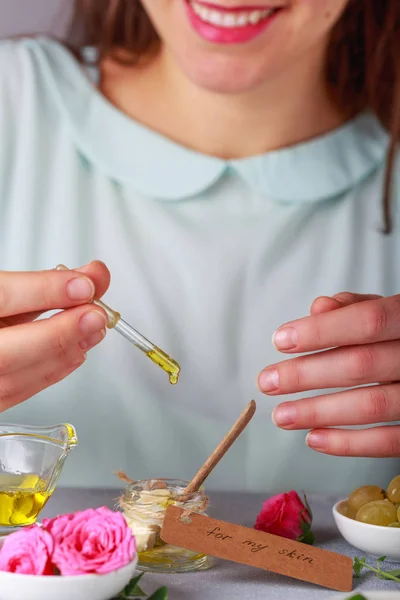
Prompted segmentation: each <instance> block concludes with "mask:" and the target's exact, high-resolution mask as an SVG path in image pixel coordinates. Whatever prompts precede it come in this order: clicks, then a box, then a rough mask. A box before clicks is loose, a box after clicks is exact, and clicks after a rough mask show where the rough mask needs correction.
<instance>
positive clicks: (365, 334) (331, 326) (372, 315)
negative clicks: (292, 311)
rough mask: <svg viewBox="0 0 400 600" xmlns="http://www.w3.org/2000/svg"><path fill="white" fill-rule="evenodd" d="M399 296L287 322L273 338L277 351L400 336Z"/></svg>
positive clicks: (292, 350) (313, 349)
mask: <svg viewBox="0 0 400 600" xmlns="http://www.w3.org/2000/svg"><path fill="white" fill-rule="evenodd" d="M399 313H400V295H397V296H392V297H390V298H378V299H374V300H369V301H364V302H359V303H355V304H351V305H349V306H344V307H343V308H340V309H337V310H333V311H330V312H325V313H321V314H317V315H314V316H311V317H305V318H303V319H299V320H297V321H292V322H290V323H287V324H286V325H284V326H283V327H281V328H280V329H278V330H277V331H276V332H275V334H274V337H273V342H274V345H275V347H276V348H277V349H278V350H280V351H281V352H289V353H291V352H296V353H298V352H311V351H315V350H323V349H325V348H333V347H335V346H352V345H356V344H366V343H371V342H379V341H385V340H395V339H399V338H400V319H399Z"/></svg>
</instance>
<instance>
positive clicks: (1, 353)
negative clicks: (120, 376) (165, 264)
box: [0, 261, 110, 412]
mask: <svg viewBox="0 0 400 600" xmlns="http://www.w3.org/2000/svg"><path fill="white" fill-rule="evenodd" d="M109 284H110V274H109V271H108V269H107V267H106V266H105V265H104V264H103V263H101V262H97V261H96V262H92V263H90V264H88V265H86V266H85V267H83V268H81V269H76V270H74V271H57V270H51V271H37V272H7V271H0V412H2V411H4V410H6V409H7V408H10V407H11V406H14V405H16V404H19V403H20V402H23V401H24V400H27V399H28V398H31V397H32V396H34V395H35V394H37V393H38V392H40V391H42V390H44V389H45V388H47V387H49V386H50V385H53V384H55V383H57V382H59V381H61V380H62V379H64V378H65V377H66V376H67V375H69V374H70V373H72V372H73V371H75V370H76V369H77V368H78V367H80V366H81V365H82V364H83V363H84V362H85V358H86V352H87V351H88V350H90V349H91V348H93V346H96V345H97V344H98V343H99V342H101V340H102V339H103V338H104V336H105V334H106V325H107V317H106V314H105V312H104V311H103V310H102V309H101V308H98V307H97V306H95V305H93V304H89V303H90V301H91V300H92V299H93V298H94V297H96V298H101V296H102V295H103V294H104V293H105V291H106V290H107V288H108V286H109ZM56 309H64V310H63V311H62V312H59V313H57V314H55V315H53V316H51V317H49V318H46V319H40V320H37V321H34V319H36V318H37V317H38V316H39V315H40V314H42V313H44V312H47V311H50V310H56Z"/></svg>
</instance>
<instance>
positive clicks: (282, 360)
mask: <svg viewBox="0 0 400 600" xmlns="http://www.w3.org/2000/svg"><path fill="white" fill-rule="evenodd" d="M399 27H400V6H399V3H398V1H397V0H380V2H379V3H378V2H374V1H373V0H322V1H321V0H268V2H264V0H261V1H260V3H259V4H257V5H256V6H254V3H253V2H251V3H250V2H249V1H248V0H215V2H213V3H212V4H208V3H206V2H203V0H200V1H192V0H190V1H188V0H158V1H157V2H153V0H142V2H141V3H139V2H137V1H136V0H102V1H99V0H80V1H77V2H76V19H75V27H74V31H75V33H76V35H77V36H78V37H77V38H76V39H79V40H80V44H81V46H85V47H90V48H91V49H92V50H90V48H89V50H90V51H89V50H87V51H86V52H85V53H84V55H83V56H84V60H81V61H80V62H78V60H76V59H75V58H74V57H73V56H72V54H71V53H70V52H69V51H68V50H67V49H66V48H64V47H62V46H61V45H59V44H57V43H56V42H54V41H50V40H48V39H38V40H32V39H30V40H23V41H19V42H5V43H3V44H2V46H1V75H0V79H1V84H0V90H1V92H0V93H1V99H0V106H1V123H2V125H1V128H2V135H1V160H0V169H1V171H0V198H1V201H0V207H1V209H0V210H1V213H0V214H1V219H0V223H1V225H0V227H1V235H0V256H1V267H2V269H3V270H4V272H3V273H2V274H1V279H0V290H1V294H0V297H1V302H0V306H1V312H0V318H1V319H2V323H3V327H2V329H1V330H0V373H1V376H0V390H1V393H0V397H1V407H2V409H3V410H6V409H8V411H7V412H6V413H5V414H4V415H3V417H4V418H5V419H6V420H7V421H14V422H23V423H35V424H49V423H53V422H62V421H70V422H72V423H73V424H74V425H76V427H77V429H78V434H79V436H80V448H79V451H77V452H76V453H75V455H74V456H73V457H72V458H71V460H70V462H69V465H68V468H67V471H66V474H65V479H64V483H68V484H76V485H90V486H103V485H113V484H115V483H116V480H115V477H114V475H113V472H114V471H116V470H118V469H123V470H125V471H126V472H127V473H129V475H131V476H133V477H135V478H137V477H146V476H160V474H161V476H170V477H181V478H188V477H190V476H192V475H193V473H194V472H195V470H196V469H197V468H198V466H199V464H200V463H201V462H202V461H203V460H204V458H205V457H206V456H207V454H208V453H209V452H210V451H211V450H212V449H213V448H214V446H215V445H216V443H217V442H218V441H219V440H220V439H221V437H222V436H223V435H224V434H225V432H226V431H227V429H228V428H229V426H230V425H231V423H232V422H233V420H234V419H235V418H236V417H237V415H238V414H239V412H240V411H241V410H242V408H243V406H244V405H245V404H246V402H247V401H248V400H249V399H250V398H251V397H256V398H257V399H258V415H257V418H256V419H255V420H254V421H253V422H252V423H251V425H250V426H249V428H248V430H247V431H246V432H245V434H244V435H243V436H242V438H241V439H240V440H239V441H238V442H237V444H236V445H235V447H234V448H233V449H232V450H231V452H230V453H229V455H227V456H226V457H225V459H224V463H223V465H221V467H220V468H219V469H218V470H217V472H216V473H215V475H214V476H213V478H212V479H211V480H210V483H209V485H210V487H218V488H220V489H221V488H226V489H231V488H234V489H252V490H256V489H262V490H270V491H273V490H278V489H279V490H284V489H287V488H299V489H307V490H313V489H320V490H325V491H328V490H331V491H334V492H342V493H343V492H347V491H348V490H349V489H351V488H353V487H355V486H356V485H357V484H362V483H369V482H371V483H372V482H376V483H381V484H385V483H386V482H387V481H388V480H389V479H390V478H391V477H392V476H393V475H394V474H396V473H397V471H398V470H399V468H398V460H392V461H389V460H385V461H383V460H382V458H384V457H386V458H390V457H392V458H395V459H397V458H398V457H399V456H400V429H399V427H398V426H396V425H395V424H394V423H395V422H396V421H397V420H398V419H399V418H400V391H399V389H400V388H399V384H398V383H396V381H398V380H399V378H400V316H399V315H400V296H399V295H397V296H396V293H398V292H399V291H400V273H399V269H398V265H397V262H398V260H397V257H398V256H399V255H400V254H399V251H400V236H399V229H398V222H397V221H396V220H395V214H396V210H397V208H398V203H399V196H400V181H399V177H398V175H399V170H398V163H397V162H396V157H395V149H396V144H397V140H398V137H399V132H400V46H399V36H398V30H399ZM74 39H75V38H74ZM93 48H95V49H96V52H95V53H94V52H93ZM392 217H393V218H394V221H393V224H392V222H391V219H392ZM385 228H386V230H387V231H386V233H389V230H391V231H390V235H385V232H384V231H383V230H384V229H385ZM93 258H99V259H102V260H103V261H104V262H105V263H106V264H107V267H108V269H109V271H110V272H111V273H112V285H111V286H110V289H109V291H108V292H107V294H106V297H105V299H106V302H107V303H108V304H109V305H111V306H112V307H113V308H115V309H117V310H119V311H120V312H121V314H122V316H123V317H124V318H125V319H126V320H127V321H129V322H130V323H131V324H132V325H133V326H134V327H136V328H138V329H139V330H140V331H141V332H143V334H144V335H146V336H147V337H149V338H150V339H152V340H153V341H154V342H155V343H157V344H158V345H159V346H161V347H162V348H163V349H165V350H166V351H167V352H168V353H169V354H170V355H171V356H173V357H174V358H176V359H177V360H178V361H179V362H180V364H181V367H182V375H181V379H180V382H179V384H178V385H177V386H170V385H169V384H168V380H167V378H166V376H165V374H164V373H162V371H161V370H159V369H157V368H156V367H155V366H154V365H153V364H152V363H151V362H150V361H149V360H147V359H146V358H145V357H144V356H142V355H140V354H139V353H138V352H137V351H136V350H135V349H134V348H132V347H130V345H129V344H128V343H127V342H126V340H124V339H123V338H122V337H121V336H118V335H117V334H116V333H115V332H111V333H110V334H109V335H108V336H107V339H106V340H105V341H104V342H102V343H101V344H100V342H101V341H102V340H103V338H104V336H105V331H106V329H105V325H106V322H105V315H104V314H103V313H102V311H99V310H98V309H97V308H96V307H93V306H92V305H91V304H90V300H91V299H92V298H93V297H94V296H96V297H101V296H102V295H103V294H104V293H105V292H106V291H107V289H108V286H109V271H108V270H107V268H106V267H105V266H104V264H102V263H99V262H94V263H93V262H92V263H90V261H91V260H92V259H93ZM60 262H62V263H65V264H67V265H68V266H69V267H72V268H76V267H77V266H78V265H84V264H86V266H85V267H82V268H80V269H79V270H78V271H74V272H72V273H71V272H58V271H55V270H54V267H55V266H56V265H57V264H58V263H60ZM87 263H90V264H87ZM42 269H46V270H45V271H40V270H42ZM20 271H23V273H21V272H20ZM39 271H40V272H39ZM341 290H350V291H351V292H352V293H345V294H343V293H342V294H339V295H335V294H338V293H339V292H341ZM310 306H311V316H310V317H307V316H305V315H307V314H309V311H310ZM53 309H65V310H64V311H63V312H61V313H60V314H57V315H55V316H52V317H51V318H50V319H40V320H38V321H35V322H34V323H32V322H31V321H32V320H33V319H34V317H36V316H37V314H38V313H40V312H46V311H48V310H53ZM46 316H48V315H46ZM304 316H305V317H304ZM301 317H304V318H301ZM299 318H300V320H297V319H299ZM284 323H287V324H286V325H285V326H282V324H284ZM276 329H277V333H275V336H274V345H273V346H272V345H271V344H270V341H269V340H270V335H271V333H272V332H273V331H274V330H276ZM92 348H93V350H92ZM332 348H333V349H332ZM88 350H91V351H90V353H89V354H88V360H87V361H86V364H85V365H84V366H82V367H80V366H81V365H82V363H83V362H84V358H85V353H86V352H88ZM321 350H326V352H323V353H321V352H320V351H321ZM294 353H296V354H302V353H307V354H306V356H298V357H295V358H294V359H291V357H292V354H294ZM266 365H269V366H267V367H266ZM270 365H272V366H270ZM79 367H80V368H79ZM73 372H74V373H73ZM72 373H73V374H72ZM257 373H260V375H259V377H258V385H259V387H260V390H261V391H260V392H257V391H256V390H255V383H254V380H255V377H256V374H257ZM67 375H69V376H68V377H67ZM60 380H63V381H62V383H59V384H58V385H57V386H56V387H50V388H49V389H47V390H46V391H44V390H45V388H48V387H49V386H50V384H53V383H55V382H58V381H60ZM377 382H380V384H379V385H376V383H377ZM349 388H350V389H349ZM321 390H325V391H322V392H321ZM39 392H40V393H39ZM38 393H39V395H38V396H36V397H35V398H33V399H31V400H30V401H29V402H27V403H22V401H24V400H26V399H28V398H30V397H32V396H34V395H36V394H38ZM262 393H264V394H267V395H269V396H270V397H269V398H267V397H264V396H263V395H262ZM286 394H295V396H293V397H292V396H290V397H289V400H290V402H285V395H286ZM286 400H287V399H286ZM293 400H295V402H293ZM272 409H274V412H273V415H272V416H273V422H271V419H270V417H271V412H272ZM379 423H386V424H387V425H388V426H386V427H379V426H377V424H379ZM360 425H361V426H364V425H372V426H373V427H372V428H368V429H367V431H365V430H364V429H365V428H363V427H361V429H360V428H359V427H357V426H360ZM341 426H350V430H349V429H348V428H346V429H340V427H341ZM338 427H339V429H337V428H338ZM307 430H312V431H311V433H309V434H308V435H307V445H306V444H305V443H304V438H305V434H306V432H307ZM367 457H369V458H367Z"/></svg>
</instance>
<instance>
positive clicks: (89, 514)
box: [43, 507, 136, 575]
mask: <svg viewBox="0 0 400 600" xmlns="http://www.w3.org/2000/svg"><path fill="white" fill-rule="evenodd" d="M43 527H44V528H45V529H46V530H47V531H48V532H49V533H51V535H52V536H53V539H54V552H53V562H54V564H55V565H56V566H57V567H58V569H59V570H60V573H61V575H83V574H85V573H109V572H110V571H115V570H116V569H121V568H122V567H125V566H126V565H127V564H129V563H130V562H131V561H132V560H133V558H134V556H135V552H136V544H135V539H134V537H133V535H132V531H131V530H130V529H129V527H128V525H127V523H126V520H125V518H124V517H123V515H122V514H121V513H119V512H114V511H112V510H110V509H109V508H106V507H101V508H97V509H88V510H85V511H82V512H76V513H73V514H67V515H62V516H60V517H56V518H55V519H45V520H44V521H43Z"/></svg>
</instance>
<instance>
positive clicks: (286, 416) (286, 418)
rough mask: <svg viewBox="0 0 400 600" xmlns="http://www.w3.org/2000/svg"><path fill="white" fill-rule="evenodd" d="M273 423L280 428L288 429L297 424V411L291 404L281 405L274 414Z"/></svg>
mask: <svg viewBox="0 0 400 600" xmlns="http://www.w3.org/2000/svg"><path fill="white" fill-rule="evenodd" d="M272 421H273V423H275V425H277V426H278V427H288V426H289V425H294V424H295V422H296V409H295V407H294V406H293V405H292V404H291V403H288V404H281V405H280V406H277V407H276V408H275V409H274V411H273V413H272Z"/></svg>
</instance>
